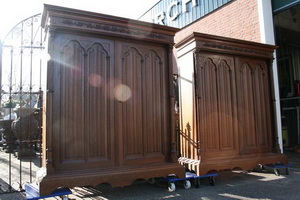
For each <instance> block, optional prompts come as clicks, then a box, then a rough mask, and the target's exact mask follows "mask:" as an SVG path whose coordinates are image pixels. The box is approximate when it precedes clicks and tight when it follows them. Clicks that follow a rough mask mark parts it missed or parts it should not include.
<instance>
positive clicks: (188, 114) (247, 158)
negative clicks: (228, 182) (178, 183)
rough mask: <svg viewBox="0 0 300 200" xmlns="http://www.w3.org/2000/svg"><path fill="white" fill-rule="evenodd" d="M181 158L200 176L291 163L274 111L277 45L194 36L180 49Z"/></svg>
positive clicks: (183, 43) (178, 46) (177, 46)
mask: <svg viewBox="0 0 300 200" xmlns="http://www.w3.org/2000/svg"><path fill="white" fill-rule="evenodd" d="M176 48H177V56H178V66H179V88H180V95H179V96H180V99H179V104H180V116H181V117H180V127H181V130H180V144H181V152H180V155H181V156H182V157H185V158H189V159H195V160H199V161H200V160H201V162H200V166H199V165H197V166H195V165H190V166H189V168H191V169H193V170H195V171H197V173H199V174H206V173H207V172H209V171H212V170H222V169H234V168H243V169H245V170H249V169H252V168H254V167H255V166H256V165H257V164H271V163H273V164H274V163H276V162H282V163H286V162H287V159H286V157H285V156H284V155H282V154H280V152H279V150H278V136H277V131H276V127H275V123H274V121H275V117H274V116H275V110H274V109H273V105H272V103H273V96H274V95H273V90H272V84H273V83H272V82H271V76H272V73H271V67H272V66H271V63H272V59H273V51H274V48H275V47H273V46H270V45H263V44H258V43H253V42H246V41H240V40H235V39H229V38H223V37H217V36H211V35H206V34H200V33H194V34H192V35H190V36H189V37H187V38H186V39H185V40H183V41H181V42H179V43H178V44H176Z"/></svg>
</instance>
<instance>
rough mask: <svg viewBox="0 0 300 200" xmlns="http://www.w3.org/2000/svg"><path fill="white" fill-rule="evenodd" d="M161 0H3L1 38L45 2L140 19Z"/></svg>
mask: <svg viewBox="0 0 300 200" xmlns="http://www.w3.org/2000/svg"><path fill="white" fill-rule="evenodd" d="M158 1H159V0H2V1H0V40H3V39H4V37H5V36H6V34H7V33H8V32H9V31H10V29H11V28H13V27H14V26H15V25H16V24H18V23H19V22H20V21H22V20H23V19H26V18H28V17H30V16H32V15H35V14H38V13H42V12H43V4H44V3H45V4H52V5H59V6H63V7H69V8H75V9H80V10H87V11H92V12H97V13H103V14H109V15H114V16H119V17H125V18H130V19H138V18H139V17H140V16H141V15H142V14H144V13H145V12H146V11H148V10H149V9H150V8H151V7H152V6H154V5H155V4H156V3H157V2H158Z"/></svg>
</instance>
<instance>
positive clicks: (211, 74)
mask: <svg viewBox="0 0 300 200" xmlns="http://www.w3.org/2000/svg"><path fill="white" fill-rule="evenodd" d="M196 58H197V61H196V69H195V71H196V74H195V76H196V85H195V90H196V97H197V98H196V108H197V111H196V120H197V133H198V135H199V136H198V138H199V139H200V151H201V152H202V156H205V157H206V158H210V157H211V158H213V157H222V156H234V155H237V138H236V137H237V120H236V118H237V107H236V84H235V70H234V60H233V58H232V57H227V56H221V55H209V54H202V53H201V54H198V55H196Z"/></svg>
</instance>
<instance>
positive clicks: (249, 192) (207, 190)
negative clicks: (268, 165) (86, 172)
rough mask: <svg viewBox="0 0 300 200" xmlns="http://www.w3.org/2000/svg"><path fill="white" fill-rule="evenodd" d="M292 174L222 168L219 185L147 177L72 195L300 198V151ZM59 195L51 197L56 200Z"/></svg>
mask: <svg viewBox="0 0 300 200" xmlns="http://www.w3.org/2000/svg"><path fill="white" fill-rule="evenodd" d="M287 155H288V156H289V158H290V160H289V162H290V164H292V165H293V167H291V168H290V175H285V174H284V171H282V175H281V176H276V175H275V174H272V173H257V172H251V173H245V172H243V171H235V172H229V171H226V172H221V173H220V175H219V176H218V177H217V178H216V185H215V186H210V185H209V183H208V181H207V180H203V181H202V182H201V186H200V188H195V187H192V188H191V189H189V190H186V189H184V188H183V187H182V186H180V185H177V190H176V191H175V192H172V193H170V192H168V191H167V188H166V186H165V185H163V184H154V185H151V184H149V183H147V182H145V181H140V182H137V183H135V184H133V185H131V186H128V187H124V188H111V187H110V186H104V185H101V186H99V187H97V188H91V187H80V188H79V187H78V188H73V189H72V191H73V194H72V195H69V198H70V199H74V200H77V199H85V200H94V199H104V200H106V199H109V200H114V199H122V200H135V199H136V200H139V199H143V200H144V199H149V200H152V199H170V200H172V199H174V200H175V199H176V200H177V199H186V200H210V199H212V200H214V199H217V200H218V199H222V200H223V199H250V200H253V199H266V200H269V199H274V200H275V199H285V200H286V199H292V200H293V199H295V200H296V199H300V154H299V153H289V154H287ZM0 199H3V200H6V199H7V200H10V199H11V200H15V199H25V198H24V196H23V194H22V193H14V194H0ZM54 199H59V198H49V199H47V200H54Z"/></svg>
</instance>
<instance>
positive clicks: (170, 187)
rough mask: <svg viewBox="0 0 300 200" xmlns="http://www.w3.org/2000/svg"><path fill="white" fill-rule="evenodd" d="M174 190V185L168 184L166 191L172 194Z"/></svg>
mask: <svg viewBox="0 0 300 200" xmlns="http://www.w3.org/2000/svg"><path fill="white" fill-rule="evenodd" d="M175 190H176V186H175V183H169V187H168V191H169V192H174V191H175Z"/></svg>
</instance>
